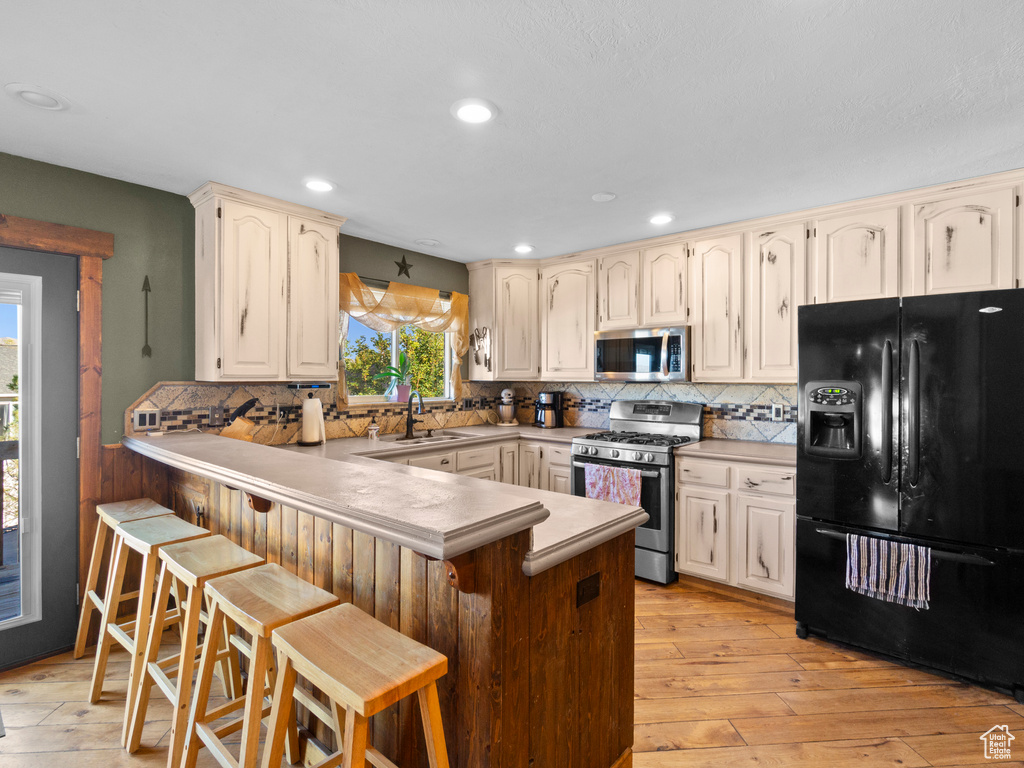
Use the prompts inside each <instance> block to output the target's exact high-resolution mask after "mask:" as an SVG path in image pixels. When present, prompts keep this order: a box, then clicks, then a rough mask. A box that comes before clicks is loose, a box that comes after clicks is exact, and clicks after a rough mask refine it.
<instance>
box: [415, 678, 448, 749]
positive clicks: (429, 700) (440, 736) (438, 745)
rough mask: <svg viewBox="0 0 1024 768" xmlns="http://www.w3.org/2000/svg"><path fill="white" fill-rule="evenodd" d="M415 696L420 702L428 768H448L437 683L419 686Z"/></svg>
mask: <svg viewBox="0 0 1024 768" xmlns="http://www.w3.org/2000/svg"><path fill="white" fill-rule="evenodd" d="M416 698H417V699H418V700H419V702H420V720H422V721H423V736H424V739H425V741H426V742H427V762H428V764H429V765H430V768H448V747H447V746H446V745H445V742H444V725H443V723H442V722H441V704H440V702H439V701H438V698H437V685H435V684H434V683H431V684H430V685H426V686H424V687H423V688H420V689H419V690H418V691H416Z"/></svg>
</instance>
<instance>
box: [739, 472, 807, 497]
mask: <svg viewBox="0 0 1024 768" xmlns="http://www.w3.org/2000/svg"><path fill="white" fill-rule="evenodd" d="M736 472H737V476H736V487H737V488H738V489H739V490H741V491H748V492H751V493H772V494H779V495H781V496H792V495H793V494H794V493H795V492H796V491H795V487H796V470H795V469H776V468H770V467H751V466H739V467H737V468H736Z"/></svg>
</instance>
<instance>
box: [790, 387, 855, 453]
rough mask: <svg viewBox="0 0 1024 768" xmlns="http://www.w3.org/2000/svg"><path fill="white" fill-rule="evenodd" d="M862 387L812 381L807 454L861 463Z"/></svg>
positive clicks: (807, 400) (806, 398) (808, 398)
mask: <svg viewBox="0 0 1024 768" xmlns="http://www.w3.org/2000/svg"><path fill="white" fill-rule="evenodd" d="M861 394H862V391H861V386H860V384H858V383H857V382H855V381H809V382H807V384H806V385H805V386H804V403H803V407H804V408H806V409H807V411H806V413H807V428H806V429H805V430H804V451H805V452H806V453H807V454H808V455H810V456H825V457H827V458H831V459H857V458H860V454H861V444H862V439H861V434H862V432H863V426H862V420H861V399H862V398H861Z"/></svg>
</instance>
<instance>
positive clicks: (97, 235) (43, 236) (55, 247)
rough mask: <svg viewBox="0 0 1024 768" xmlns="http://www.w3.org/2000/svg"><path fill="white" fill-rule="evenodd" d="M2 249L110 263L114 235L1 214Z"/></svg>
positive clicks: (0, 239) (0, 236) (0, 234)
mask: <svg viewBox="0 0 1024 768" xmlns="http://www.w3.org/2000/svg"><path fill="white" fill-rule="evenodd" d="M0 245H6V246H8V247H10V248H24V249H25V250H27V251H44V252H46V253H63V254H67V255H70V256H81V257H95V258H99V259H109V258H110V257H111V256H113V255H114V235H113V234H112V233H110V232H99V231H97V230H95V229H83V228H82V227H72V226H69V225H67V224H51V223H49V222H45V221H34V220H33V219H22V218H19V217H17V216H7V215H6V214H3V213H0Z"/></svg>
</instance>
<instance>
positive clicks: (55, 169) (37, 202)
mask: <svg viewBox="0 0 1024 768" xmlns="http://www.w3.org/2000/svg"><path fill="white" fill-rule="evenodd" d="M0 213H4V214H8V215H10V216H20V217H23V218H28V219H37V220H40V221H49V222H53V223H57V224H70V225H73V226H76V227H85V228H87V229H96V230H100V231H102V232H112V233H113V234H114V257H113V258H112V259H108V260H107V261H106V262H104V264H103V414H102V417H103V418H102V423H103V427H102V434H101V437H102V440H103V442H104V443H106V444H110V443H116V442H118V441H119V440H120V439H121V436H122V433H123V431H124V425H123V419H124V410H125V408H127V407H128V406H129V405H131V404H132V403H133V402H134V401H135V400H136V398H138V396H139V395H141V394H142V393H143V392H145V391H146V390H147V389H149V388H150V387H151V386H152V385H153V384H155V383H156V382H158V381H183V380H185V381H187V380H190V379H192V378H193V376H194V375H195V370H194V369H195V330H194V329H195V319H194V318H195V298H194V287H193V286H194V275H195V264H194V258H193V254H194V252H195V246H194V243H193V237H194V234H193V233H194V228H195V211H194V209H193V208H192V204H191V203H189V201H188V198H187V197H183V196H181V195H175V194H171V193H170V192H161V191H159V190H156V189H151V188H149V187H143V186H139V185H137V184H128V183H126V182H123V181H117V180H116V179H110V178H106V177H104V176H96V175H94V174H91V173H83V172H82V171H76V170H72V169H70V168H62V167H60V166H56V165H50V164H48V163H40V162H37V161H35V160H28V159H26V158H22V157H15V156H13V155H8V154H3V153H0ZM146 275H149V282H150V286H151V287H152V292H151V293H150V296H149V345H150V346H151V347H152V349H153V356H152V357H151V358H146V357H143V356H142V346H143V344H144V343H145V340H144V338H143V335H144V334H143V295H142V282H143V279H144V278H145V276H146Z"/></svg>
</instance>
